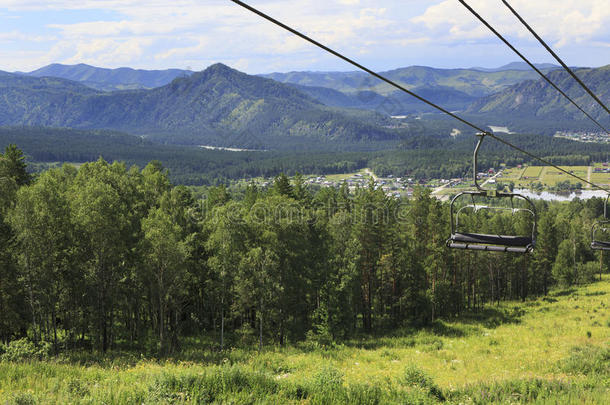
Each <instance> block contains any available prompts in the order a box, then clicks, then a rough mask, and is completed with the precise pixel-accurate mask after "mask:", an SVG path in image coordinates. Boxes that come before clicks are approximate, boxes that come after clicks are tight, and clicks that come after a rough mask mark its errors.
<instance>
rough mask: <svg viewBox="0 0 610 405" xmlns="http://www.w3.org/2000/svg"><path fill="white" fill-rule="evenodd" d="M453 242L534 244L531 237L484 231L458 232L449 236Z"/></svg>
mask: <svg viewBox="0 0 610 405" xmlns="http://www.w3.org/2000/svg"><path fill="white" fill-rule="evenodd" d="M449 239H450V240H451V242H459V243H463V244H476V245H498V246H506V247H517V248H519V247H520V248H528V247H531V246H532V245H533V241H532V238H531V237H528V236H510V235H488V234H483V233H467V232H456V233H454V234H453V235H451V238H449Z"/></svg>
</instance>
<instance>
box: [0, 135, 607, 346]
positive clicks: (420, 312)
mask: <svg viewBox="0 0 610 405" xmlns="http://www.w3.org/2000/svg"><path fill="white" fill-rule="evenodd" d="M0 179H2V183H3V185H2V187H1V188H0V226H1V227H2V230H1V232H0V341H2V342H5V343H8V342H11V341H14V340H17V339H21V338H27V339H29V340H30V341H32V342H35V343H36V344H41V343H42V342H45V344H48V345H50V347H51V348H52V351H53V352H54V353H58V352H62V351H69V350H72V349H86V350H93V351H99V352H106V351H109V350H117V349H124V350H134V351H136V352H143V353H154V354H156V355H160V356H164V355H169V354H171V353H177V352H179V351H180V350H181V343H182V342H183V341H184V339H185V338H187V337H190V336H204V335H205V336H213V337H214V344H213V345H212V346H211V347H210V349H211V350H224V349H226V348H228V347H233V346H235V345H238V346H239V345H251V346H258V347H259V348H262V347H265V346H267V345H279V346H284V345H288V344H293V343H296V342H301V341H310V342H317V343H318V344H321V345H329V344H332V343H333V342H340V341H343V340H345V339H349V338H350V337H353V336H356V335H360V334H366V335H379V334H383V333H386V332H388V331H392V330H395V329H397V328H401V327H405V326H409V327H414V328H420V327H425V326H426V325H431V324H433V323H434V322H435V320H436V319H442V318H450V317H452V316H455V315H457V314H460V313H463V312H465V311H478V310H482V309H483V308H484V307H485V306H486V305H491V304H494V303H500V302H501V301H505V300H515V299H520V300H526V299H527V298H528V297H536V296H542V295H545V294H547V293H548V291H549V288H550V287H552V286H554V285H560V286H572V285H575V284H582V283H587V282H590V281H592V280H594V278H595V277H598V276H599V277H601V273H604V272H606V271H607V264H608V263H607V256H602V255H600V253H599V252H598V253H595V252H594V251H592V250H590V249H589V246H588V245H589V243H590V240H589V237H590V229H591V225H592V223H593V222H594V221H595V220H596V219H598V218H600V216H601V215H602V214H603V201H602V200H601V199H590V200H585V201H581V200H578V199H576V200H574V201H572V202H570V203H546V202H536V205H537V207H536V208H537V211H538V236H537V245H536V249H535V250H534V252H533V253H532V254H529V255H511V254H494V253H487V252H467V251H461V250H460V251H453V250H450V249H448V248H446V246H445V240H446V239H447V237H448V234H449V222H448V221H449V207H448V204H447V203H441V202H439V201H437V200H436V199H434V198H431V197H430V195H429V191H428V190H426V189H417V190H416V191H415V194H414V197H413V198H412V199H410V200H407V199H396V198H390V197H387V196H386V195H385V194H384V193H383V191H382V190H381V189H376V187H375V186H374V184H373V183H371V184H370V185H369V186H368V187H363V188H359V189H356V191H354V192H350V191H349V190H348V188H347V186H346V185H344V186H342V187H340V188H338V189H335V188H324V189H320V190H318V191H316V192H314V191H312V190H310V189H308V188H307V186H306V185H305V184H304V182H303V180H302V178H301V176H300V175H298V174H297V175H295V176H293V177H292V178H289V177H287V176H285V175H283V174H281V175H278V176H277V177H276V179H275V181H274V182H273V184H272V186H271V187H269V188H268V189H265V190H261V189H257V188H256V186H254V185H251V186H249V187H248V188H247V189H246V190H245V192H243V193H240V194H230V193H229V192H228V191H227V189H226V188H225V187H224V186H222V185H221V186H218V187H210V188H209V189H208V190H207V192H206V195H205V196H204V198H203V199H202V200H196V199H195V198H194V197H193V194H192V193H191V191H190V190H189V188H187V187H185V186H173V185H172V184H171V182H170V180H169V178H168V175H167V171H166V170H165V169H164V168H163V167H162V166H161V164H160V163H159V162H156V161H153V162H150V163H148V164H147V165H146V166H145V167H144V168H143V169H140V168H139V167H137V166H131V167H127V165H126V164H124V163H120V162H114V163H108V162H106V161H104V160H103V159H101V158H100V159H99V160H97V161H95V162H89V163H85V164H83V165H82V166H81V167H80V168H78V169H77V168H75V167H74V166H71V165H68V164H66V165H63V166H62V167H60V168H53V169H49V170H46V171H44V172H42V173H40V174H38V175H36V176H35V177H33V176H32V175H31V174H29V173H28V171H27V165H26V163H25V161H24V156H23V153H22V152H21V150H20V149H19V148H17V147H16V146H15V145H10V146H8V147H7V148H6V149H5V151H4V153H3V154H2V155H0ZM473 224H474V225H475V226H476V227H477V228H478V229H480V230H482V231H492V232H498V233H499V232H503V233H505V234H519V233H523V231H522V229H527V227H528V224H526V223H523V222H520V221H514V220H511V216H510V215H504V214H488V215H485V216H480V217H477V218H474V219H473ZM0 347H7V346H0ZM2 350H4V349H2ZM1 354H2V353H0V355H1Z"/></svg>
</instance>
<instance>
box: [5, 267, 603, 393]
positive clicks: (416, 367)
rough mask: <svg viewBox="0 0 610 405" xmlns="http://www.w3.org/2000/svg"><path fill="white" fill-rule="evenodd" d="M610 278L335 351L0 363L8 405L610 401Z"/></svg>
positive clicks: (189, 348)
mask: <svg viewBox="0 0 610 405" xmlns="http://www.w3.org/2000/svg"><path fill="white" fill-rule="evenodd" d="M609 296H610V277H608V276H605V278H604V280H603V281H601V282H597V283H594V284H591V285H588V286H584V287H580V288H574V289H569V290H554V291H553V292H551V294H549V296H548V297H544V298H540V299H536V300H529V301H526V302H525V303H520V302H509V303H504V304H500V305H499V306H495V305H494V306H488V307H486V308H485V309H484V310H483V311H480V312H478V313H471V314H464V315H462V316H460V317H458V318H455V319H450V320H443V321H437V322H435V323H434V325H433V326H432V327H430V328H427V329H425V330H412V329H404V330H400V331H397V332H396V333H394V334H392V335H387V336H382V337H376V338H375V337H362V338H359V339H353V340H349V341H346V342H343V343H342V344H339V345H336V346H334V347H332V348H319V347H315V346H314V345H310V344H306V343H304V344H299V345H297V346H292V347H287V348H277V347H270V348H267V349H265V350H264V351H263V352H262V353H258V352H257V351H256V350H255V349H248V348H235V349H231V350H228V351H226V352H224V353H218V352H209V351H206V350H204V349H202V347H209V342H208V341H206V342H202V341H201V340H198V341H196V340H193V341H191V342H185V346H186V349H185V351H184V352H183V353H182V354H181V355H180V357H179V358H175V359H170V360H155V359H146V358H142V357H141V356H139V355H136V354H129V353H127V354H125V353H111V354H108V355H105V356H100V355H96V354H92V353H84V352H72V353H67V354H64V355H62V356H60V357H58V358H53V359H50V360H47V361H30V362H1V363H0V404H4V403H8V404H28V403H40V404H56V403H57V404H59V403H94V404H97V403H107V404H132V403H144V404H152V403H210V402H212V403H214V402H215V403H308V404H331V403H346V404H352V403H361V404H377V403H378V404H386V403H390V404H391V403H420V404H432V403H441V402H442V403H456V404H457V403H475V404H487V403H507V404H508V403H541V404H556V403H561V404H564V403H579V404H581V403H587V404H589V403H593V404H595V403H597V404H605V403H610V311H608V305H609V300H608V297H609Z"/></svg>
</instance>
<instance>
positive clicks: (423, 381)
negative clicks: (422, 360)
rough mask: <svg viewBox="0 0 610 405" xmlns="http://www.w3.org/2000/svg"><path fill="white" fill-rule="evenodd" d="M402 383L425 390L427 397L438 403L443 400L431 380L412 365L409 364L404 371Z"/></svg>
mask: <svg viewBox="0 0 610 405" xmlns="http://www.w3.org/2000/svg"><path fill="white" fill-rule="evenodd" d="M402 383H403V384H405V385H410V386H414V387H419V388H422V389H424V390H426V391H427V392H428V394H429V395H431V396H433V397H435V398H436V399H438V400H439V401H444V400H445V396H444V395H443V392H442V391H441V389H440V388H439V387H438V386H437V385H436V384H434V381H433V380H432V378H430V377H429V376H428V375H427V374H426V373H424V372H423V371H422V370H420V369H419V368H417V367H416V366H415V365H413V364H410V365H409V366H407V368H406V369H405V374H404V377H403V379H402Z"/></svg>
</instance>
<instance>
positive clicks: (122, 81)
mask: <svg viewBox="0 0 610 405" xmlns="http://www.w3.org/2000/svg"><path fill="white" fill-rule="evenodd" d="M21 74H24V75H26V76H32V77H45V76H50V77H59V78H62V79H68V80H73V81H76V82H80V83H83V84H85V85H86V86H89V87H92V88H94V89H97V90H102V91H114V90H137V89H152V88H155V87H161V86H164V85H166V84H168V83H170V82H171V81H172V80H174V79H175V78H177V77H186V76H190V75H191V74H193V72H192V71H190V70H182V69H166V70H143V69H132V68H128V67H122V68H118V69H106V68H100V67H96V66H90V65H86V64H84V63H79V64H77V65H62V64H59V63H53V64H51V65H47V66H44V67H42V68H40V69H37V70H34V71H32V72H28V73H21Z"/></svg>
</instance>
